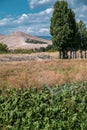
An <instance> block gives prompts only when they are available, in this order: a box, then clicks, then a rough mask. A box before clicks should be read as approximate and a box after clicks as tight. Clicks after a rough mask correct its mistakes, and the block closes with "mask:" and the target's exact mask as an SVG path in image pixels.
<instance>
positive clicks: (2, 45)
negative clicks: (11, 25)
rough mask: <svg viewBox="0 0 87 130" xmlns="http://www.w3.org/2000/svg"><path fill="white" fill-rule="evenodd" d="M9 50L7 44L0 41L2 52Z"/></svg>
mask: <svg viewBox="0 0 87 130" xmlns="http://www.w3.org/2000/svg"><path fill="white" fill-rule="evenodd" d="M7 51H8V47H7V45H6V44H4V43H0V52H1V53H2V52H7Z"/></svg>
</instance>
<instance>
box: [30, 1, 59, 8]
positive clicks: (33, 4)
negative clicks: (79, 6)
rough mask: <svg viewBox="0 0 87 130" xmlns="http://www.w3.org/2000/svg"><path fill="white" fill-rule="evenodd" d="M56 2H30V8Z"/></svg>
mask: <svg viewBox="0 0 87 130" xmlns="http://www.w3.org/2000/svg"><path fill="white" fill-rule="evenodd" d="M55 1H56V0H54V1H53V0H28V2H29V5H30V8H32V9H33V8H35V7H37V6H41V5H45V4H49V3H54V2H55Z"/></svg>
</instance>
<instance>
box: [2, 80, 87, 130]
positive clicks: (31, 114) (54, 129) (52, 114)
mask: <svg viewBox="0 0 87 130" xmlns="http://www.w3.org/2000/svg"><path fill="white" fill-rule="evenodd" d="M50 90H51V91H50ZM49 129H50V130H86V129H87V82H84V83H78V84H77V83H74V84H65V85H63V86H60V87H59V86H54V87H52V88H50V89H48V87H46V85H45V86H44V88H43V89H37V88H27V89H21V88H19V89H6V88H2V89H1V88H0V130H49Z"/></svg>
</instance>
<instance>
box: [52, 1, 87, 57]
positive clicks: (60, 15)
mask: <svg viewBox="0 0 87 130" xmlns="http://www.w3.org/2000/svg"><path fill="white" fill-rule="evenodd" d="M50 34H51V35H52V42H53V45H54V47H55V48H56V50H58V51H59V52H60V56H61V52H62V55H63V56H62V57H63V58H67V53H68V51H76V50H79V49H81V48H82V49H85V47H86V41H87V30H86V26H85V24H84V23H83V22H82V21H80V22H79V23H76V19H75V13H74V11H73V10H72V9H71V8H69V7H68V3H67V2H66V1H64V0H62V1H56V2H55V4H54V11H53V14H52V17H51V24H50Z"/></svg>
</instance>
